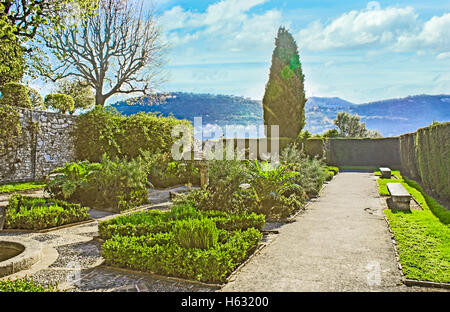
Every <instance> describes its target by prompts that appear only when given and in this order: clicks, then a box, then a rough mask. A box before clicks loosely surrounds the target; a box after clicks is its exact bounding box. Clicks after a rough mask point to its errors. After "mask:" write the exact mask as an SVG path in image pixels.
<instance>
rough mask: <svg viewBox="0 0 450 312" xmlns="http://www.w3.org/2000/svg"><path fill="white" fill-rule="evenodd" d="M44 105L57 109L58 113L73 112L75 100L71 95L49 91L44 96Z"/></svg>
mask: <svg viewBox="0 0 450 312" xmlns="http://www.w3.org/2000/svg"><path fill="white" fill-rule="evenodd" d="M45 106H46V107H48V108H53V109H56V110H58V111H59V112H60V113H62V114H65V113H71V114H72V113H73V112H74V109H75V101H74V99H73V97H71V96H70V95H67V94H61V93H51V94H48V95H47V96H46V97H45Z"/></svg>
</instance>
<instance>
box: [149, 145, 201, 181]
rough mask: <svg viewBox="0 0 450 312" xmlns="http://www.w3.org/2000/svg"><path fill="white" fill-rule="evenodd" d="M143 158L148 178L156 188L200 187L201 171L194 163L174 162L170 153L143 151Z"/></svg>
mask: <svg viewBox="0 0 450 312" xmlns="http://www.w3.org/2000/svg"><path fill="white" fill-rule="evenodd" d="M141 157H142V160H143V161H144V163H145V164H146V167H147V169H146V170H147V178H148V180H149V181H150V182H151V183H152V185H153V186H154V187H156V188H167V187H171V186H177V185H182V184H194V185H200V174H199V170H198V169H197V168H195V167H194V165H193V163H192V162H183V161H173V160H172V156H171V155H170V154H168V153H150V152H149V151H142V152H141Z"/></svg>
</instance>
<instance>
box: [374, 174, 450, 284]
mask: <svg viewBox="0 0 450 312" xmlns="http://www.w3.org/2000/svg"><path fill="white" fill-rule="evenodd" d="M400 176H401V175H400ZM377 181H378V188H379V192H380V194H381V195H389V192H388V190H387V186H386V184H387V183H389V182H394V183H395V182H396V183H401V184H402V185H403V186H404V187H405V188H406V190H407V191H408V192H409V193H410V194H411V195H412V196H413V197H414V199H415V200H416V201H417V202H418V203H419V204H420V205H421V206H422V208H423V210H412V211H392V210H389V209H386V210H385V211H384V212H385V215H386V217H387V219H388V221H389V224H390V227H391V230H392V232H393V233H394V238H395V241H396V242H397V249H398V253H399V257H400V263H401V264H402V270H403V274H404V275H405V277H406V278H407V279H412V280H421V281H430V282H441V283H450V226H449V225H448V223H449V221H450V211H448V210H447V209H446V208H445V207H442V206H441V205H439V204H438V203H437V202H436V201H435V200H434V199H432V198H431V197H430V196H428V195H427V194H425V193H424V192H423V190H422V188H421V187H420V186H419V185H418V184H417V183H416V182H415V181H412V180H408V179H406V178H402V179H378V180H377Z"/></svg>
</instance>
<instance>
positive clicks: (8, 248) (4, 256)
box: [0, 241, 25, 262]
mask: <svg viewBox="0 0 450 312" xmlns="http://www.w3.org/2000/svg"><path fill="white" fill-rule="evenodd" d="M24 250H25V246H23V245H21V244H19V243H13V242H2V241H0V262H2V261H5V260H8V259H11V258H13V257H15V256H17V255H20V254H21V253H22V252H23V251H24Z"/></svg>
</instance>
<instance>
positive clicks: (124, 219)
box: [98, 210, 265, 240]
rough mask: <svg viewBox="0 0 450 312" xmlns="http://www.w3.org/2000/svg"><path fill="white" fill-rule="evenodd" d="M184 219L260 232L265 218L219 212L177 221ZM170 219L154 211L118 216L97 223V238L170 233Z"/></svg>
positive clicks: (166, 213)
mask: <svg viewBox="0 0 450 312" xmlns="http://www.w3.org/2000/svg"><path fill="white" fill-rule="evenodd" d="M139 217H142V220H133V218H139ZM186 217H197V218H198V217H206V218H211V219H213V221H214V222H215V223H216V226H217V227H218V228H219V229H223V230H227V231H233V230H247V229H249V228H256V229H258V230H260V231H262V229H263V228H264V226H265V217H264V216H263V215H257V214H255V213H252V214H239V215H228V214H227V213H225V212H221V211H202V212H199V214H198V215H197V216H193V215H189V214H187V215H185V216H184V217H181V218H178V219H183V218H186ZM148 218H150V220H151V219H153V220H151V223H146V221H149V219H148ZM170 218H173V216H171V215H170V214H169V213H168V212H165V213H161V212H159V211H155V210H150V211H143V212H139V213H134V214H127V215H124V216H119V217H116V218H113V219H109V220H106V221H101V222H99V225H98V231H99V236H100V238H101V239H105V240H106V239H109V238H111V237H112V236H114V235H116V234H120V235H123V236H141V235H146V234H152V233H153V234H154V233H160V232H170V231H171V230H172V227H173V225H174V224H175V219H170Z"/></svg>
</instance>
